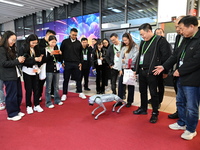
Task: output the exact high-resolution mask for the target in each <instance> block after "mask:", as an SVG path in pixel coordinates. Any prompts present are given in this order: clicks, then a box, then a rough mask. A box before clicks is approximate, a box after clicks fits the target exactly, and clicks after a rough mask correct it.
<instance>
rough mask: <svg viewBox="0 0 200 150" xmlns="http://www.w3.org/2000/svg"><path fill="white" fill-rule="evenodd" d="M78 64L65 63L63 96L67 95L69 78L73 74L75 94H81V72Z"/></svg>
mask: <svg viewBox="0 0 200 150" xmlns="http://www.w3.org/2000/svg"><path fill="white" fill-rule="evenodd" d="M78 65H79V64H78V63H74V62H65V70H64V74H63V76H64V82H63V94H67V93H68V84H69V79H70V76H71V75H72V74H73V75H74V79H75V81H76V92H77V93H82V86H81V70H79V66H78Z"/></svg>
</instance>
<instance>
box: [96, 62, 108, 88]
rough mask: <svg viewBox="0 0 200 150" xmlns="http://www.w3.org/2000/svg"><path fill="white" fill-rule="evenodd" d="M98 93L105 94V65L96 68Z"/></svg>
mask: <svg viewBox="0 0 200 150" xmlns="http://www.w3.org/2000/svg"><path fill="white" fill-rule="evenodd" d="M96 72H97V74H96V91H97V92H105V79H106V77H105V74H106V69H105V66H104V65H100V66H97V67H96Z"/></svg>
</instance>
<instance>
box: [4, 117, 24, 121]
mask: <svg viewBox="0 0 200 150" xmlns="http://www.w3.org/2000/svg"><path fill="white" fill-rule="evenodd" d="M20 119H22V117H21V116H15V117H12V118H9V117H8V118H7V120H12V121H18V120H20Z"/></svg>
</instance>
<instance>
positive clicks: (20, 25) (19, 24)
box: [15, 18, 25, 39]
mask: <svg viewBox="0 0 200 150" xmlns="http://www.w3.org/2000/svg"><path fill="white" fill-rule="evenodd" d="M15 33H16V34H17V38H18V39H22V38H24V36H25V34H24V18H19V19H17V20H15Z"/></svg>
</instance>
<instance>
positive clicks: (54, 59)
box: [48, 47, 56, 62]
mask: <svg viewBox="0 0 200 150" xmlns="http://www.w3.org/2000/svg"><path fill="white" fill-rule="evenodd" d="M48 49H49V52H50V53H51V52H52V51H53V50H51V48H50V47H48ZM52 57H53V61H54V62H56V58H55V56H54V55H52Z"/></svg>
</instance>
